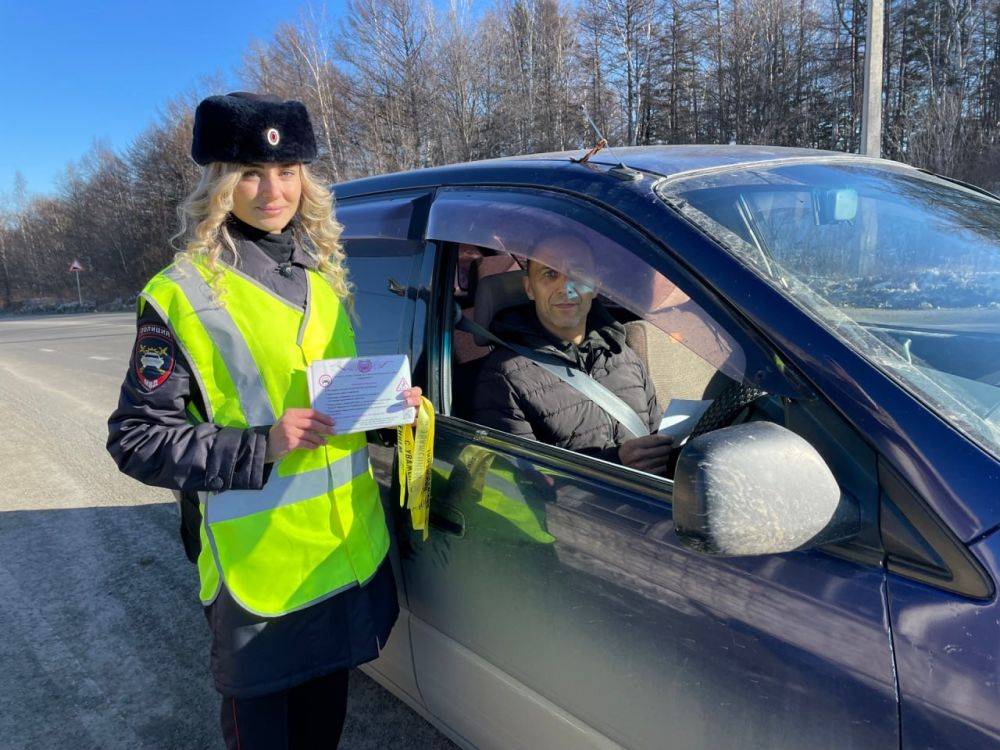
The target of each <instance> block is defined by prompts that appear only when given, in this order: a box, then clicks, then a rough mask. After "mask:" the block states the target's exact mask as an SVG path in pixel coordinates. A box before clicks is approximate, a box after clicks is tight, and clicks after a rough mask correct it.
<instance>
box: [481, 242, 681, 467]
mask: <svg viewBox="0 0 1000 750" xmlns="http://www.w3.org/2000/svg"><path fill="white" fill-rule="evenodd" d="M548 244H549V245H550V247H549V248H547V249H548V250H549V251H555V252H557V253H558V254H559V255H562V256H563V257H565V252H559V251H560V250H563V251H565V250H567V249H575V248H568V247H567V246H568V245H570V244H576V243H575V242H574V241H573V239H572V238H570V237H566V236H564V237H557V238H553V239H551V240H548ZM553 245H554V246H553ZM560 245H561V246H562V247H561V248H560V247H558V246H560ZM539 249H543V248H539ZM541 255H542V257H545V256H544V253H542V254H541ZM524 290H525V292H526V293H527V295H528V299H529V300H531V304H523V305H518V306H516V307H512V308H508V309H506V310H502V311H501V312H500V313H499V314H498V315H497V316H496V318H495V319H494V321H493V323H492V325H491V329H492V331H493V333H495V334H496V335H497V336H498V337H500V338H501V339H503V340H504V341H506V342H508V343H511V344H517V345H520V346H521V347H527V348H529V349H532V350H533V351H536V352H538V353H539V354H541V355H545V356H547V357H548V358H549V359H555V360H561V361H563V362H565V363H566V364H567V365H569V366H570V367H573V368H576V369H578V370H582V371H583V372H585V373H587V375H589V376H590V377H592V378H593V379H594V380H596V381H597V382H598V383H600V384H601V385H603V386H604V387H605V388H607V389H608V390H610V391H611V392H612V393H614V394H615V395H616V396H618V398H620V399H621V400H622V401H624V402H625V403H626V404H628V405H629V406H630V407H631V408H632V409H633V410H634V411H635V412H636V413H637V414H638V415H639V416H640V417H642V418H643V420H644V421H645V422H646V424H647V425H648V426H649V431H650V432H653V431H655V430H656V428H657V427H658V426H659V422H660V415H661V414H662V410H661V409H660V407H659V405H658V404H657V402H656V391H655V390H654V388H653V384H652V381H651V380H650V378H649V373H648V372H647V371H646V366H645V365H644V364H643V362H642V360H641V359H639V357H638V355H636V353H635V352H634V351H632V349H630V348H629V347H628V345H627V344H626V343H625V329H624V327H623V326H622V325H621V324H620V323H618V322H617V321H615V320H614V319H613V318H612V317H611V315H610V314H609V313H608V312H607V310H606V309H605V308H604V307H603V306H602V305H601V304H600V303H599V302H595V301H594V290H593V288H592V287H589V286H587V285H585V284H582V283H580V282H577V281H574V280H572V279H570V278H569V277H568V276H566V275H564V274H562V273H560V272H559V271H557V270H555V269H553V268H550V267H548V266H546V265H544V264H542V263H540V262H539V261H537V260H529V261H528V265H527V268H526V270H525V274H524ZM473 419H474V420H475V421H476V422H478V423H479V424H482V425H485V426H487V427H493V428H495V429H498V430H504V431H505V432H509V433H512V434H514V435H521V436H523V437H528V438H532V439H535V440H539V441H541V442H544V443H549V444H551V445H558V446H560V447H562V448H568V449H570V450H574V451H579V452H581V453H586V454H589V455H592V456H596V457H598V458H602V459H604V460H607V461H613V462H616V463H621V464H624V465H625V466H630V467H632V468H634V469H639V470H641V471H646V472H650V473H653V474H660V475H663V476H665V475H666V473H667V459H668V457H669V454H670V448H671V440H670V438H668V437H665V436H663V435H655V434H653V435H649V434H647V435H642V436H639V437H633V436H632V435H631V433H629V432H628V431H627V430H626V429H625V428H624V427H623V426H622V425H621V424H620V423H619V422H618V421H617V420H615V419H614V418H613V417H612V416H610V415H609V414H608V413H607V412H606V411H604V409H602V408H601V407H600V406H599V405H598V404H597V403H595V402H594V401H592V400H590V399H589V398H588V397H587V396H585V395H584V394H583V393H581V392H579V391H578V390H576V389H575V388H573V387H572V386H570V385H568V384H567V383H565V382H563V381H562V380H560V379H559V378H558V377H556V376H555V375H554V374H552V373H550V372H549V371H548V370H545V369H543V368H541V367H539V366H538V365H536V364H534V363H533V362H532V361H531V360H530V359H528V358H527V357H525V356H522V355H520V354H516V353H514V352H513V351H511V350H509V349H507V348H506V347H502V346H497V347H496V348H494V350H493V351H492V352H491V353H490V355H489V356H488V357H487V358H486V362H485V363H484V364H483V369H482V371H481V374H480V376H479V380H478V383H477V388H476V393H475V397H474V416H473Z"/></svg>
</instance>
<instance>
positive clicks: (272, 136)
mask: <svg viewBox="0 0 1000 750" xmlns="http://www.w3.org/2000/svg"><path fill="white" fill-rule="evenodd" d="M265 136H266V137H267V142H268V143H270V144H271V145H272V146H277V145H278V143H279V142H280V141H281V133H279V132H278V129H277V128H268V129H267V133H265Z"/></svg>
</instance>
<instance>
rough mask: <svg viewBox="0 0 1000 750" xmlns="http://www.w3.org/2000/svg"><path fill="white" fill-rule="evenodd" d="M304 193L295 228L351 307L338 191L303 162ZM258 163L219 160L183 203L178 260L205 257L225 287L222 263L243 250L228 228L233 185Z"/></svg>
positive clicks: (232, 261) (216, 282) (215, 286)
mask: <svg viewBox="0 0 1000 750" xmlns="http://www.w3.org/2000/svg"><path fill="white" fill-rule="evenodd" d="M299 167H300V172H299V174H300V175H301V179H302V195H301V198H300V199H299V209H298V211H296V213H295V217H294V218H293V219H292V223H293V231H294V232H295V233H296V237H297V238H298V239H302V235H305V238H306V239H307V240H308V242H307V243H304V245H305V247H304V249H305V250H306V251H307V252H308V253H309V254H310V255H312V256H313V258H315V259H316V270H317V271H318V272H319V273H320V274H321V275H322V276H323V277H324V278H325V279H326V280H327V282H329V284H330V286H331V287H332V288H333V291H334V293H335V294H336V295H337V297H338V298H340V300H341V302H343V303H344V304H345V305H346V306H347V308H348V309H349V310H353V306H354V287H353V285H352V284H351V282H350V281H349V280H348V278H347V267H346V265H345V263H344V260H345V255H344V250H343V247H342V245H341V243H340V233H341V231H342V230H343V226H342V225H340V224H339V223H337V220H336V218H335V217H334V213H333V196H332V195H331V194H330V191H329V190H328V189H327V188H326V186H325V185H323V184H322V183H321V182H319V181H318V180H316V178H315V177H314V176H313V175H312V173H311V172H310V171H309V167H308V166H307V165H305V164H300V165H299ZM251 168H252V167H251V166H250V165H247V164H227V163H223V162H213V163H211V164H209V165H207V166H205V167H204V168H203V169H202V172H201V179H200V180H199V181H198V185H197V186H196V187H195V189H194V190H193V191H192V192H191V193H190V195H188V196H187V198H185V199H184V201H183V202H182V203H181V205H180V206H179V207H178V209H177V214H178V217H179V218H180V231H178V233H177V234H176V235H175V236H174V237H173V238H172V239H173V240H177V239H181V238H185V244H184V249H183V250H181V251H180V252H178V253H177V254H176V256H175V260H185V259H186V260H193V261H201V262H203V263H204V264H205V266H206V267H207V268H209V270H210V271H211V272H212V275H211V277H210V279H209V284H210V285H211V286H212V288H213V290H215V291H216V293H218V292H220V291H221V290H220V289H219V281H220V280H221V278H222V268H221V267H220V265H219V263H220V261H222V262H223V263H228V264H229V265H237V264H238V263H239V259H240V258H239V253H238V252H237V250H236V243H235V242H233V238H232V237H231V236H230V234H229V230H228V229H227V228H226V219H227V218H228V217H229V213H230V211H232V209H233V191H234V190H235V189H236V184H237V183H238V182H239V181H240V178H241V177H242V176H243V173H244V172H246V171H247V170H248V169H251Z"/></svg>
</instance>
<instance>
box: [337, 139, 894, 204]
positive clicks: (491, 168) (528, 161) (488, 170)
mask: <svg viewBox="0 0 1000 750" xmlns="http://www.w3.org/2000/svg"><path fill="white" fill-rule="evenodd" d="M585 153H586V150H585V149H575V150H570V151H551V152H547V153H541V154H525V155H523V156H505V157H501V158H497V159H484V160H481V161H470V162H464V163H460V164H449V165H446V166H441V167H429V168H426V169H414V170H410V171H407V172H394V173H391V174H384V175H378V176H376V177H363V178H360V179H357V180H350V181H347V182H342V183H339V184H337V185H335V186H334V191H335V193H336V196H337V198H338V199H341V198H349V197H352V196H359V195H365V194H368V193H379V192H384V191H386V190H396V189H400V188H408V187H414V188H416V187H423V186H433V185H455V184H463V183H470V182H475V181H477V180H483V181H493V180H495V179H498V178H503V179H505V180H511V179H517V178H518V176H519V175H520V176H521V177H523V179H524V180H525V181H526V182H531V175H532V173H535V174H537V172H538V170H539V169H540V168H541V169H545V170H546V171H548V170H551V169H552V168H553V167H557V166H558V165H560V164H562V165H565V167H566V168H567V169H572V168H578V165H575V164H574V163H573V162H572V161H571V159H579V158H580V157H582V156H583V155H584V154H585ZM831 158H844V159H861V158H866V157H860V156H858V155H857V154H848V153H844V152H840V151H822V150H820V149H811V148H790V147H787V146H736V145H730V146H723V145H690V146H685V145H671V146H630V147H614V148H604V149H603V150H601V151H600V152H598V153H597V154H595V155H594V156H592V157H591V158H590V159H589V162H590V163H591V164H596V165H601V166H615V165H617V164H621V163H624V164H626V165H627V166H629V167H631V168H633V169H638V170H641V171H643V172H648V173H650V174H655V175H661V176H664V177H670V176H674V175H677V174H680V173H687V172H694V171H699V170H702V169H713V168H717V167H727V166H742V165H746V166H751V165H753V164H759V163H762V162H771V161H774V160H779V159H824V160H826V159H831ZM871 161H873V162H878V161H882V160H879V159H874V158H872V159H871Z"/></svg>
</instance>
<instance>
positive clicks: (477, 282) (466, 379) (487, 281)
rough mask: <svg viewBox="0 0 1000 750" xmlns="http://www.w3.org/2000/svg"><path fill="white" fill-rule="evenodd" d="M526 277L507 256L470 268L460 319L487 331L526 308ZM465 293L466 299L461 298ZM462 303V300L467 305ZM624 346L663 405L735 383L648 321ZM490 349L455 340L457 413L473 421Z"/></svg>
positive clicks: (466, 338) (629, 327)
mask: <svg viewBox="0 0 1000 750" xmlns="http://www.w3.org/2000/svg"><path fill="white" fill-rule="evenodd" d="M523 275H524V272H523V271H522V270H521V268H520V266H518V264H517V262H516V261H514V259H513V258H512V257H511V256H509V255H483V256H481V257H478V258H475V259H474V260H472V262H471V264H469V265H468V268H467V272H466V277H465V278H463V279H461V281H462V282H464V283H459V284H456V299H457V300H458V301H459V305H460V306H461V307H462V315H464V316H466V317H469V318H471V319H472V320H473V321H474V322H476V323H478V324H479V325H480V326H482V327H483V328H486V329H489V327H490V324H491V323H492V321H493V318H494V317H495V316H496V315H497V314H498V313H499V312H500V311H502V310H504V309H506V308H508V307H513V306H514V305H519V304H523V303H526V302H528V297H527V295H526V294H525V293H524V287H523V284H522V281H521V279H522V276H523ZM462 292H465V294H462ZM463 297H464V299H463ZM625 336H626V341H627V343H628V345H629V346H630V347H632V349H633V350H634V351H635V352H636V354H638V355H639V357H640V358H641V359H642V360H643V362H645V364H646V368H647V370H648V371H649V374H650V377H651V379H652V381H653V385H654V386H655V388H656V394H657V397H658V399H659V401H660V405H661V406H662V407H663V408H666V407H667V405H668V404H669V403H670V401H671V400H672V399H675V398H683V399H712V398H716V397H717V396H718V395H719V393H720V392H721V391H722V390H723V389H724V388H725V387H726V385H728V384H729V383H731V382H732V381H731V379H730V378H728V377H727V376H726V375H723V374H722V373H721V372H719V371H718V370H717V369H716V368H714V367H713V366H712V365H711V364H709V363H708V362H706V361H705V360H704V359H702V358H701V357H699V356H698V355H697V354H695V353H694V352H692V351H691V350H690V349H688V348H687V347H686V346H684V345H683V344H680V343H678V342H677V341H675V340H674V339H673V338H671V337H670V336H669V335H668V334H666V333H665V332H664V331H662V330H660V329H659V328H657V327H655V326H654V325H652V324H651V323H649V322H647V321H644V320H635V321H631V322H628V323H625ZM491 349H492V347H491V346H490V345H489V344H488V343H487V342H485V341H480V340H478V339H477V338H476V337H473V336H472V334H469V333H467V332H465V331H461V330H457V329H456V330H455V331H454V338H453V357H454V365H455V370H454V375H455V379H454V383H453V386H454V387H453V413H454V414H456V416H459V417H464V418H469V417H470V416H471V395H472V392H473V389H474V388H475V377H476V374H477V373H478V370H479V367H478V365H479V364H481V362H482V360H483V358H485V357H486V355H487V354H489V352H490V351H491Z"/></svg>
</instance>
